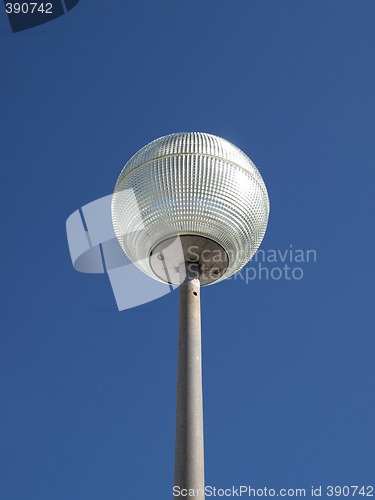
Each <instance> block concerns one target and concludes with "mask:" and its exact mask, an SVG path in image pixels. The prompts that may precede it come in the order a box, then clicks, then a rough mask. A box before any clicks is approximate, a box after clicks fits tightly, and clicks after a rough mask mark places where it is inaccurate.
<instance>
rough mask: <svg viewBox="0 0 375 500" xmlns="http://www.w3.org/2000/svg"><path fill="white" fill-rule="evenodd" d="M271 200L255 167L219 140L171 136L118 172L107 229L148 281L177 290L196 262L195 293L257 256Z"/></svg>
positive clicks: (203, 135)
mask: <svg viewBox="0 0 375 500" xmlns="http://www.w3.org/2000/svg"><path fill="white" fill-rule="evenodd" d="M269 208H270V207H269V199H268V194H267V189H266V186H265V184H264V182H263V179H262V177H261V175H260V173H259V171H258V170H257V168H256V167H255V165H254V163H253V162H252V161H251V160H250V158H248V157H247V156H246V155H245V153H243V152H242V151H241V150H240V149H239V148H237V147H236V146H234V145H233V144H232V143H230V142H229V141H227V140H225V139H222V138H220V137H217V136H214V135H210V134H206V133H199V132H186V133H176V134H171V135H168V136H165V137H161V138H159V139H156V140H155V141H152V142H150V143H149V144H147V145H146V146H144V147H143V148H142V149H140V150H139V151H138V152H137V153H136V154H135V155H134V156H133V157H132V158H131V159H130V160H129V161H128V163H127V164H126V165H125V167H124V168H123V170H122V172H121V174H120V176H119V178H118V180H117V183H116V186H115V190H114V194H113V198H112V222H113V227H114V230H115V234H116V237H117V239H118V242H119V244H120V246H121V248H122V249H123V251H124V252H125V253H126V255H127V256H128V257H129V259H130V260H131V261H132V262H133V263H134V264H135V265H136V266H137V267H138V268H139V269H141V270H142V271H143V272H144V273H146V274H147V275H149V276H150V277H152V278H154V279H157V280H159V281H163V282H166V283H172V284H176V285H179V284H180V283H181V277H180V268H181V265H182V264H183V263H184V262H189V261H192V262H198V264H199V268H200V273H201V276H200V281H201V285H202V286H204V285H209V284H212V283H217V282H220V281H222V280H224V279H226V278H229V277H230V276H231V275H233V274H234V273H236V272H238V271H239V270H240V269H241V268H242V267H243V266H244V265H245V264H246V263H247V262H248V261H249V260H250V259H251V257H252V256H253V255H254V253H255V252H256V251H257V249H258V247H259V245H260V243H261V241H262V239H263V237H264V234H265V231H266V228H267V222H268V216H269Z"/></svg>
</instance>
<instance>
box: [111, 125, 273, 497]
mask: <svg viewBox="0 0 375 500" xmlns="http://www.w3.org/2000/svg"><path fill="white" fill-rule="evenodd" d="M129 193H131V194H132V195H131V196H129V195H128V194H129ZM268 216H269V200H268V194H267V189H266V186H265V184H264V182H263V179H262V177H261V175H260V173H259V171H258V170H257V168H256V167H255V165H254V164H253V162H252V161H251V160H250V158H248V157H247V156H246V155H245V154H244V153H243V152H242V151H241V150H240V149H238V148H237V147H236V146H234V145H233V144H231V143H230V142H228V141H226V140H225V139H221V138H220V137H216V136H213V135H210V134H205V133H195V132H194V133H178V134H171V135H168V136H165V137H161V138H159V139H156V140H155V141H153V142H151V143H149V144H148V145H146V146H145V147H143V148H142V149H141V150H139V151H138V152H137V153H136V154H135V155H134V156H133V157H132V158H131V159H130V160H129V161H128V163H127V164H126V165H125V167H124V168H123V170H122V172H121V174H120V176H119V178H118V180H117V183H116V187H115V191H114V194H113V198H112V222H113V226H114V230H115V233H116V237H117V239H118V241H119V243H120V245H121V247H122V249H123V251H124V252H125V253H126V255H127V256H128V257H129V259H130V260H131V261H132V262H133V263H134V264H135V265H136V266H137V267H138V268H139V269H141V270H142V271H143V272H144V273H146V274H147V275H149V276H150V277H152V278H154V279H156V280H159V281H162V282H165V283H170V284H174V285H179V286H180V304H179V308H180V313H179V336H178V368H177V406H176V439H175V477H174V496H176V497H178V496H180V495H181V491H182V490H183V489H184V490H187V496H188V497H195V498H196V497H197V496H198V497H200V498H204V451H203V405H202V361H201V359H202V357H201V321H200V287H201V286H207V285H211V284H214V283H218V282H220V281H222V280H225V279H226V278H228V277H229V276H231V275H233V274H235V273H236V272H237V271H239V270H240V269H241V268H242V267H243V266H244V265H245V264H246V263H247V262H248V261H249V260H250V259H251V257H252V256H253V255H254V253H255V252H256V250H257V249H258V247H259V245H260V243H261V241H262V239H263V237H264V234H265V231H266V227H267V222H268ZM185 496H186V495H185Z"/></svg>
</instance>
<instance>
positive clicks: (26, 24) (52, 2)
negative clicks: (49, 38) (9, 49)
mask: <svg viewBox="0 0 375 500" xmlns="http://www.w3.org/2000/svg"><path fill="white" fill-rule="evenodd" d="M62 1H63V0H47V1H45V0H35V3H37V5H36V7H34V8H33V6H32V5H31V4H32V2H30V1H24V2H22V1H16V0H4V5H5V6H6V5H7V4H12V12H10V13H9V14H8V18H9V22H10V26H11V28H12V31H13V33H16V32H18V31H24V30H28V29H30V28H35V27H36V26H39V25H40V24H45V23H48V22H49V21H53V20H54V19H56V18H58V17H60V16H62V15H63V14H65V8H66V10H67V11H69V10H71V9H72V8H73V7H75V6H76V5H77V4H78V2H79V0H65V2H64V3H65V6H64V4H63V3H62ZM16 4H18V6H19V5H20V4H21V5H23V4H28V9H27V12H24V11H21V12H19V13H15V12H14V5H16ZM38 9H39V10H38ZM6 10H8V8H7V7H6ZM32 10H33V11H32Z"/></svg>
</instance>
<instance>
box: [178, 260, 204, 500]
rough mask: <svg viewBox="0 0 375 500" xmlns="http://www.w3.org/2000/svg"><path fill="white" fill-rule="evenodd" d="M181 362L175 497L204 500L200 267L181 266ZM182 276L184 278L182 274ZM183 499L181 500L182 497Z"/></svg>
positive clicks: (179, 362)
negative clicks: (183, 495) (185, 496)
mask: <svg viewBox="0 0 375 500" xmlns="http://www.w3.org/2000/svg"><path fill="white" fill-rule="evenodd" d="M181 273H183V276H185V279H184V281H183V283H182V284H181V285H180V310H179V333H178V360H177V404H176V441H175V473H174V486H175V488H174V497H176V496H179V495H178V492H179V491H181V490H182V489H187V490H188V491H189V490H194V495H189V494H188V495H187V497H188V498H189V496H191V497H194V498H197V497H198V498H201V499H204V446H203V400H202V348H201V313H200V282H199V267H198V264H195V263H188V264H186V265H185V264H184V265H183V266H181V269H180V274H181ZM181 275H182V274H181ZM180 498H181V496H180Z"/></svg>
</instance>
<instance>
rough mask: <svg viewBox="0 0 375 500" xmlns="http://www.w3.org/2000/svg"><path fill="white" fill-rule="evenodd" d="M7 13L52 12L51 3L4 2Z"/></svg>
mask: <svg viewBox="0 0 375 500" xmlns="http://www.w3.org/2000/svg"><path fill="white" fill-rule="evenodd" d="M5 8H6V13H7V14H36V13H40V14H52V4H51V3H38V2H30V3H26V2H23V3H18V2H16V3H10V2H9V3H6V4H5Z"/></svg>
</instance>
